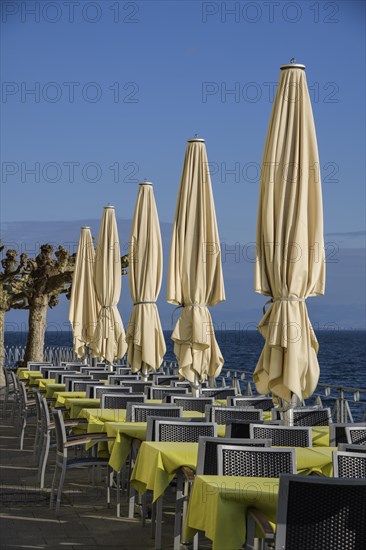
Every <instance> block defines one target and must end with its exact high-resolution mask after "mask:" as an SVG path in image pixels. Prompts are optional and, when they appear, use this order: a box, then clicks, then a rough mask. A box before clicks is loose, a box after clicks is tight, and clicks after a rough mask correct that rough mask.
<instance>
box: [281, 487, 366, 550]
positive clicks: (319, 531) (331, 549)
mask: <svg viewBox="0 0 366 550" xmlns="http://www.w3.org/2000/svg"><path fill="white" fill-rule="evenodd" d="M278 503H279V508H278V513H277V530H276V550H280V549H283V548H286V550H300V549H306V550H308V549H309V550H310V549H311V550H335V549H337V550H338V549H339V550H341V549H342V550H363V549H364V548H365V541H366V521H365V518H366V480H361V479H357V480H356V479H340V478H338V479H336V478H334V479H332V478H322V477H313V476H281V478H280V488H279V497H278Z"/></svg>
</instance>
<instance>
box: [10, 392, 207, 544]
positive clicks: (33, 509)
mask: <svg viewBox="0 0 366 550" xmlns="http://www.w3.org/2000/svg"><path fill="white" fill-rule="evenodd" d="M0 410H1V416H0V483H1V486H0V548H1V550H10V549H14V548H17V549H18V548H19V549H20V548H24V549H43V548H48V549H55V550H56V549H60V550H62V549H65V550H96V549H98V550H103V549H105V548H107V549H110V550H112V549H116V550H117V549H119V550H124V549H126V550H127V549H128V550H132V549H144V550H148V549H153V548H154V543H153V539H152V538H151V530H150V524H149V522H147V524H146V526H145V527H142V526H141V522H140V520H139V519H138V517H137V516H136V519H134V520H129V519H128V518H127V503H126V499H125V498H123V500H122V506H121V518H117V517H116V508H115V493H114V492H112V505H111V508H109V509H108V508H107V504H106V485H105V482H104V480H103V481H102V482H99V483H97V484H96V485H95V486H94V487H93V486H92V484H91V483H89V482H88V471H87V470H71V471H68V472H67V475H66V481H65V485H64V492H63V497H62V502H61V510H60V515H59V516H58V517H57V516H56V515H55V513H54V511H53V510H50V509H49V487H50V486H51V481H52V475H53V463H54V455H53V454H52V450H51V454H50V458H49V462H48V464H49V466H48V470H47V475H46V487H47V489H45V490H40V489H39V488H38V486H37V483H36V473H37V470H36V467H35V465H34V464H33V455H32V453H33V441H34V433H35V432H34V426H32V425H29V426H27V429H26V437H25V445H24V449H25V450H24V451H20V450H19V439H18V436H17V433H16V429H15V428H14V426H13V425H12V424H11V422H10V419H9V417H8V418H6V419H4V418H3V415H2V403H1V402H0ZM169 493H172V491H169ZM166 500H167V504H168V509H167V512H166V513H165V514H164V525H163V549H164V550H165V549H171V548H173V544H172V541H173V521H174V508H173V503H174V495H172V497H171V498H170V499H168V498H167V499H166ZM169 501H170V502H169ZM169 505H170V506H169ZM210 546H211V545H210V543H209V541H207V540H205V539H204V538H203V537H201V538H200V548H209V547H210Z"/></svg>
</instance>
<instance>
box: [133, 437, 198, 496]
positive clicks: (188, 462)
mask: <svg viewBox="0 0 366 550" xmlns="http://www.w3.org/2000/svg"><path fill="white" fill-rule="evenodd" d="M197 454H198V443H177V442H174V443H173V442H166V441H144V442H143V443H142V445H141V447H140V450H139V452H138V454H137V458H136V462H135V467H134V469H133V471H132V475H131V483H132V485H133V487H134V488H135V489H136V490H137V491H138V492H139V493H145V491H147V490H150V491H153V500H154V501H155V500H157V499H158V498H159V497H160V496H161V495H163V494H164V491H165V489H166V488H167V487H168V485H169V483H170V482H171V480H172V479H173V478H174V476H175V474H176V472H177V470H179V468H181V466H189V467H190V468H192V470H195V469H196V465H197Z"/></svg>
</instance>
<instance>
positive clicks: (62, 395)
mask: <svg viewBox="0 0 366 550" xmlns="http://www.w3.org/2000/svg"><path fill="white" fill-rule="evenodd" d="M53 397H55V398H56V404H55V407H56V408H57V407H61V406H63V407H64V406H65V401H66V399H67V398H74V399H75V398H81V397H86V392H85V391H58V392H55V393H54V395H53Z"/></svg>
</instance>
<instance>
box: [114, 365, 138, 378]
mask: <svg viewBox="0 0 366 550" xmlns="http://www.w3.org/2000/svg"><path fill="white" fill-rule="evenodd" d="M116 374H117V375H119V374H121V375H129V376H133V377H134V378H135V376H136V378H137V377H138V375H137V374H136V375H135V374H131V369H130V367H117V368H116Z"/></svg>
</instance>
